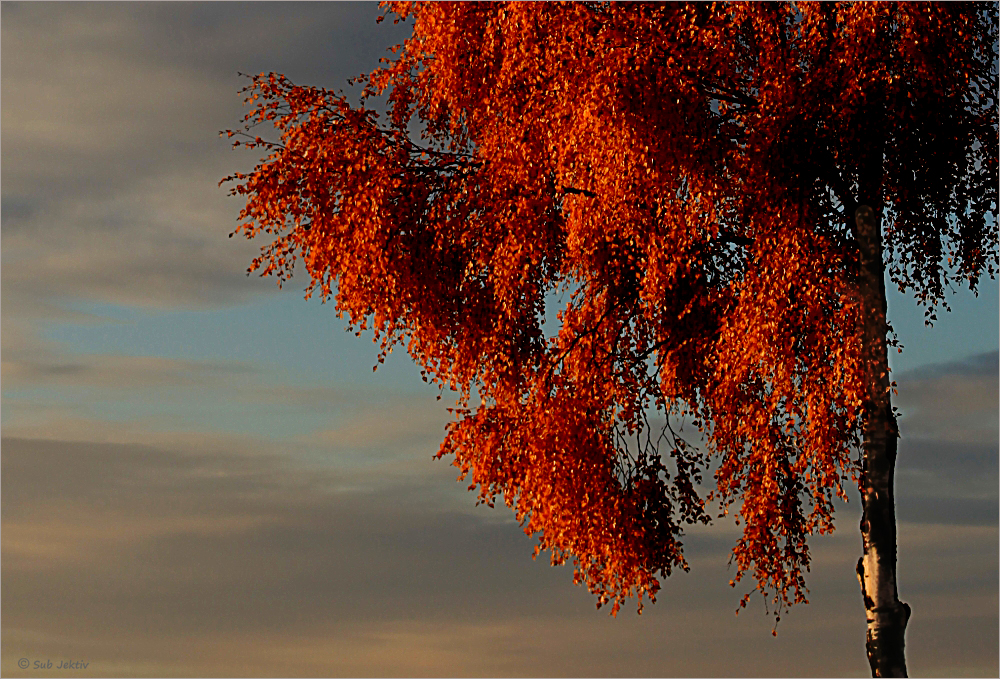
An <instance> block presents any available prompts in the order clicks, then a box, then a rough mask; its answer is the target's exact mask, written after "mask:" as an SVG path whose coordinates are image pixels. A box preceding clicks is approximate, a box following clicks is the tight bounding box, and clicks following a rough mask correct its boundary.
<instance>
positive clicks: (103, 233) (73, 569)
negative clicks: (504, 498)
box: [0, 2, 1000, 677]
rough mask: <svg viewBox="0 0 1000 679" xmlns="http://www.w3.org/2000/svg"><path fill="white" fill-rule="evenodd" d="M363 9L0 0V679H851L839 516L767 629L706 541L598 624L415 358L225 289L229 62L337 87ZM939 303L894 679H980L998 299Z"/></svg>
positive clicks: (914, 427) (923, 398)
mask: <svg viewBox="0 0 1000 679" xmlns="http://www.w3.org/2000/svg"><path fill="white" fill-rule="evenodd" d="M378 14H379V10H378V8H377V7H376V6H375V5H374V4H367V3H357V4H355V3H334V4H322V3H305V4H297V3H282V4H271V3H254V4H242V3H217V4H189V3H163V4H160V3H137V4H132V3H109V4H90V3H66V4H64V3H39V4H34V3H12V2H3V3H2V4H0V15H2V22H0V31H2V33H0V50H2V54H0V67H2V92H0V108H2V112H0V113H2V120H0V149H2V202H0V205H2V225H0V243H2V263H0V313H2V320H0V339H2V375H0V380H2V401H0V405H2V414H0V421H2V450H0V460H2V474H0V478H2V489H0V499H2V531H0V550H2V554H0V557H2V558H0V566H2V578H0V602H2V616H3V626H2V660H0V672H2V674H3V675H5V676H11V677H14V676H25V677H36V676H37V677H41V676H53V675H56V676H58V675H62V676H81V677H82V676H400V675H402V676H786V675H789V676H810V675H815V676H824V675H826V676H865V675H867V674H868V666H867V661H866V659H865V654H864V635H865V626H864V612H863V608H862V603H861V596H860V592H859V589H858V584H857V581H856V578H855V574H854V564H855V562H856V561H857V558H858V556H859V555H860V550H861V545H860V537H859V535H858V531H857V524H858V518H859V512H858V508H857V502H856V500H855V501H853V502H852V503H851V504H849V505H847V506H843V507H841V508H840V510H839V513H838V522H837V525H838V528H839V530H838V531H837V532H836V533H835V534H834V535H833V536H830V537H824V538H821V539H815V540H814V541H813V543H812V545H813V556H814V560H813V568H812V572H811V573H810V574H809V576H808V580H807V583H808V585H809V587H810V601H811V603H810V604H809V605H808V606H800V607H797V608H795V609H793V610H792V611H790V612H789V613H787V614H786V615H784V616H783V618H782V621H781V623H780V625H779V627H778V635H777V637H773V636H772V634H771V629H772V624H773V622H772V618H771V617H770V616H768V615H767V613H766V612H765V610H764V606H763V603H762V601H761V600H760V598H756V599H754V600H752V602H751V604H750V606H749V607H748V609H747V610H745V611H744V612H742V613H741V614H740V615H739V616H736V615H734V611H735V610H736V608H737V606H738V603H739V599H740V596H741V595H742V594H743V591H744V590H742V589H737V590H735V591H734V590H733V589H731V588H730V587H729V586H728V582H729V579H730V578H731V577H732V573H731V572H730V571H729V570H728V568H727V560H728V554H729V551H730V549H731V548H732V546H733V545H734V544H735V542H736V540H737V536H738V533H737V530H738V529H737V528H735V527H734V526H733V525H732V524H726V523H724V522H723V523H719V524H717V525H714V526H711V527H707V528H699V529H695V530H691V531H689V534H688V536H687V538H686V540H685V544H686V548H687V555H688V560H689V562H690V563H691V571H690V572H689V573H679V574H676V575H674V576H671V577H670V578H669V579H668V580H667V581H666V582H665V583H664V586H663V589H662V590H661V593H660V595H659V597H658V601H657V603H656V604H655V605H652V606H649V605H647V606H646V608H645V609H644V612H643V614H642V615H641V616H638V615H636V614H635V607H634V606H627V607H625V608H624V609H623V610H622V612H621V613H619V615H618V617H617V618H612V617H610V616H609V615H608V613H607V611H606V609H603V610H597V609H596V607H595V601H594V598H593V597H592V596H591V595H590V594H589V593H588V592H587V591H586V590H585V589H584V588H581V587H577V586H574V585H573V582H572V572H571V570H570V569H568V568H565V567H562V568H553V567H550V566H549V564H548V561H547V559H545V558H544V557H540V558H539V559H538V560H537V561H533V560H532V559H531V552H532V547H533V542H532V540H531V539H530V538H528V537H527V536H525V535H524V534H523V533H522V532H521V530H520V528H519V527H518V525H517V524H516V522H515V521H514V519H513V515H512V514H511V512H510V511H509V510H507V509H506V508H503V507H500V508H497V509H490V508H488V507H485V506H476V504H475V498H474V496H473V495H472V494H470V493H468V492H467V491H466V490H465V488H466V484H465V483H456V482H455V477H456V470H455V469H454V468H453V467H451V466H449V464H448V461H447V460H434V459H432V458H433V455H434V453H436V451H437V447H438V444H439V443H440V441H441V439H442V438H443V435H444V426H445V423H446V422H447V421H448V413H447V412H446V410H445V408H446V407H447V406H448V405H449V402H448V398H447V396H446V397H445V398H444V399H442V400H441V401H438V400H437V398H436V397H437V395H438V392H437V390H436V389H434V388H432V387H429V386H428V385H425V384H424V383H423V382H422V381H421V380H420V375H419V369H418V368H417V367H415V366H414V364H413V363H412V362H411V361H410V360H409V359H408V358H407V357H406V356H405V355H402V356H400V355H398V354H394V355H392V356H390V358H389V359H388V360H387V362H386V364H385V365H384V366H380V368H379V370H378V371H377V372H373V371H372V365H373V364H374V363H375V358H376V351H375V349H374V347H373V346H372V344H371V343H370V341H366V340H365V339H358V338H356V337H355V336H354V335H353V333H350V332H347V331H346V330H345V327H344V323H343V321H341V320H339V319H337V318H336V316H335V314H334V313H333V311H332V309H331V306H332V305H328V306H323V305H322V304H320V303H319V302H318V301H317V300H312V301H308V302H307V301H305V300H303V295H302V290H303V288H304V285H305V281H304V280H302V279H293V281H292V284H291V285H289V286H286V287H285V289H284V290H283V291H279V290H278V289H277V288H276V286H275V285H274V282H273V281H271V280H267V279H259V278H257V277H256V276H250V277H248V276H247V275H246V268H247V266H248V264H249V262H250V260H251V259H252V257H253V256H254V255H255V254H256V253H257V249H258V247H259V246H260V245H262V244H263V243H253V242H246V241H244V240H242V239H237V238H233V239H230V238H229V237H228V236H229V234H230V232H232V231H233V230H234V228H235V226H236V215H237V213H238V212H239V209H240V204H239V201H238V199H236V198H232V197H229V196H227V190H226V188H224V187H223V188H220V187H219V186H218V182H219V180H220V179H221V178H222V177H224V176H226V175H228V174H231V173H232V172H233V171H236V170H246V169H249V168H250V167H252V166H253V164H254V163H255V161H256V160H257V159H258V158H257V157H256V156H254V155H253V153H254V152H252V151H244V150H240V151H234V150H232V149H231V148H230V146H229V142H228V141H227V140H225V139H222V138H220V137H219V134H218V133H219V131H221V130H224V129H227V128H232V127H236V126H237V124H238V122H239V119H240V117H241V116H242V114H243V112H244V110H243V108H242V98H241V96H239V95H238V90H239V89H240V88H241V87H242V86H243V84H244V83H243V80H242V79H241V78H240V77H239V76H238V75H237V74H238V72H243V73H259V72H263V71H276V72H280V73H284V74H285V75H287V76H288V77H289V78H290V79H291V80H293V81H295V82H299V83H303V84H313V85H321V86H325V87H330V88H341V87H345V86H346V84H345V81H346V79H347V78H349V77H352V76H355V75H358V74H360V73H363V72H367V71H370V70H372V69H373V68H375V67H376V66H377V65H378V59H379V58H380V57H383V56H386V51H385V50H386V48H387V47H390V46H392V45H394V44H396V43H398V42H401V40H402V39H403V38H405V37H406V35H407V33H408V30H409V29H408V27H407V26H406V25H405V24H400V25H393V24H392V23H391V22H385V23H383V24H381V25H376V23H375V18H376V16H378ZM949 300H950V303H951V306H952V312H951V313H950V314H949V313H945V314H940V321H939V322H938V323H937V324H936V325H935V326H934V327H933V328H927V327H925V326H924V325H923V321H922V314H921V312H920V311H919V309H918V308H917V307H916V305H915V304H914V303H913V302H912V300H910V299H908V298H906V297H904V296H902V295H900V294H898V293H896V292H895V291H891V296H890V301H889V315H890V321H891V322H892V323H893V326H894V328H895V329H896V331H897V333H898V335H899V338H900V340H901V341H902V343H903V345H904V346H905V350H904V352H903V353H902V354H900V355H894V356H893V357H892V366H893V371H894V372H893V376H894V379H896V381H897V383H898V397H897V399H896V403H897V404H898V407H899V408H900V410H901V411H902V413H903V416H902V418H901V420H900V428H901V432H902V436H903V438H902V440H901V442H900V454H899V461H898V464H897V474H896V479H897V481H896V487H897V515H898V518H899V590H900V598H901V599H902V600H904V601H906V602H907V603H909V604H910V605H911V607H912V608H913V617H912V619H911V621H910V625H909V628H908V632H907V654H908V662H909V669H910V673H911V675H913V676H935V675H936V676H942V675H945V676H947V675H950V676H996V675H997V673H998V671H1000V665H998V649H997V637H998V633H1000V620H998V577H1000V566H998V484H1000V476H998V449H997V448H998V446H997V442H998V416H997V413H998V397H997V394H998V382H997V375H998V351H997V349H998V291H997V283H996V281H986V282H985V284H984V285H983V287H982V289H981V291H980V295H979V296H978V298H976V297H973V296H972V295H971V294H970V293H968V291H958V292H956V293H955V294H953V295H951V296H950V298H949ZM854 497H855V498H856V493H855V494H854ZM22 659H23V660H26V661H27V662H28V669H27V670H24V669H21V668H19V667H18V664H17V663H18V662H19V661H21V660H22ZM67 661H68V662H72V663H77V662H78V663H81V664H82V663H86V667H82V665H81V666H75V665H74V666H71V669H68V670H67V669H62V670H59V669H58V667H59V664H60V663H62V662H67ZM48 662H50V663H51V667H50V668H46V666H45V664H46V663H48Z"/></svg>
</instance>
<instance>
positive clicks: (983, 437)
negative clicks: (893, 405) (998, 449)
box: [895, 351, 1000, 446]
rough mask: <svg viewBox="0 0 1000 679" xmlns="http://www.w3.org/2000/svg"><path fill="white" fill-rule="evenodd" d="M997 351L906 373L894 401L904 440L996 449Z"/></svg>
mask: <svg viewBox="0 0 1000 679" xmlns="http://www.w3.org/2000/svg"><path fill="white" fill-rule="evenodd" d="M997 361H998V353H997V352H995V351H994V352H990V353H987V354H980V355H977V356H972V357H969V358H968V359H966V360H964V361H957V362H951V363H942V364H934V365H931V366H926V367H924V368H922V369H920V370H917V371H911V372H908V373H904V374H903V375H901V376H900V377H899V379H898V380H897V381H898V383H899V387H898V388H899V395H898V398H896V399H895V401H896V402H897V404H898V406H899V409H900V410H901V412H902V417H901V419H900V423H899V426H900V432H901V434H902V435H903V437H904V439H933V440H935V441H947V442H954V443H970V444H973V443H975V444H985V445H994V446H995V445H996V442H997V432H998V429H1000V419H998V410H1000V402H998V377H997V376H998V373H1000V370H998V362H997Z"/></svg>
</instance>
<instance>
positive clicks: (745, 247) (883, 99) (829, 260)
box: [229, 3, 997, 611]
mask: <svg viewBox="0 0 1000 679" xmlns="http://www.w3.org/2000/svg"><path fill="white" fill-rule="evenodd" d="M390 9H391V11H392V12H394V13H395V14H396V15H398V16H399V17H402V18H405V19H407V20H410V21H412V22H413V34H412V37H411V38H410V39H408V40H407V41H406V42H405V44H403V45H401V46H399V47H398V48H396V50H395V51H394V53H393V56H392V58H390V59H387V60H385V62H386V63H385V66H384V68H380V69H378V70H376V71H374V72H373V73H371V74H369V75H367V76H362V77H361V78H360V79H359V80H358V82H359V83H360V84H361V85H363V87H364V96H363V97H362V99H361V100H360V103H356V104H352V103H350V102H349V101H348V99H347V97H346V96H345V95H342V94H340V93H337V92H334V91H330V90H326V89H321V88H316V87H303V86H298V85H295V84H293V83H291V82H290V81H289V80H287V79H286V78H284V77H283V76H280V75H275V74H270V75H267V74H262V75H260V76H256V77H254V78H253V81H252V84H250V85H249V86H248V87H247V89H246V92H247V93H248V101H249V102H250V103H251V105H252V107H253V108H252V111H251V112H250V113H249V114H248V115H247V118H246V120H245V122H246V123H247V126H246V127H245V128H243V130H242V131H237V132H230V133H229V135H230V136H236V138H237V140H238V141H237V143H240V144H243V145H245V146H248V147H251V148H254V147H263V148H264V149H266V152H267V155H266V157H265V158H264V159H263V160H262V161H261V163H260V164H259V165H258V166H257V167H256V168H255V169H254V170H253V171H252V172H250V173H248V174H236V175H234V176H233V177H230V178H229V179H230V180H233V181H234V182H235V184H236V185H235V188H234V189H233V191H234V193H235V194H238V195H240V196H244V197H245V199H246V207H245V209H244V210H243V211H242V213H241V224H240V227H239V229H238V231H240V232H242V233H243V234H245V235H246V236H247V237H255V236H258V235H259V234H262V233H264V234H268V237H269V239H270V241H271V242H270V245H268V246H267V247H266V248H265V249H264V251H263V253H262V255H261V257H260V258H258V259H256V260H255V261H254V263H253V267H252V268H253V269H257V270H260V271H261V273H262V274H273V275H276V276H278V277H279V279H280V280H284V279H285V278H286V277H287V276H288V275H289V274H290V272H291V269H292V267H293V265H294V264H295V263H296V261H297V260H299V259H301V261H302V263H304V265H305V267H306V270H307V271H308V273H309V275H310V277H311V283H310V286H309V294H312V293H313V292H316V293H318V294H319V295H321V296H322V297H323V298H324V299H326V298H331V299H333V300H334V301H335V304H336V309H337V311H338V312H340V313H341V314H343V315H344V316H345V317H346V318H347V319H348V321H349V322H350V324H351V327H352V328H354V329H355V330H357V331H358V332H361V331H363V330H366V329H367V330H371V331H373V332H374V334H375V337H376V340H377V342H378V343H379V346H380V348H381V352H382V355H381V356H380V357H379V360H381V359H382V358H383V357H384V354H385V353H386V352H388V351H390V350H391V349H392V347H393V346H394V345H397V344H402V345H405V347H406V349H407V350H408V351H409V353H410V355H411V356H412V357H413V359H414V360H415V361H416V362H417V363H418V364H419V365H420V366H422V368H423V369H424V371H425V374H426V375H427V378H428V379H429V380H431V381H433V382H435V383H437V384H439V385H440V386H441V387H442V388H443V389H444V388H448V389H453V390H456V391H457V393H458V403H457V407H456V408H455V409H454V414H455V419H454V422H453V423H451V424H450V425H449V427H448V430H447V435H446V437H445V439H444V442H443V443H442V445H441V449H440V455H443V456H444V455H447V456H452V457H453V460H454V464H455V465H456V466H457V467H459V468H460V469H461V473H462V474H463V476H464V477H465V478H467V479H468V480H470V481H471V483H472V487H473V488H478V492H479V496H480V497H481V499H483V500H485V501H487V502H492V501H493V500H495V499H496V498H501V499H502V500H503V502H505V503H506V504H507V505H508V506H510V507H511V508H512V509H513V510H514V511H515V513H516V515H517V518H518V519H519V520H520V521H521V522H522V524H523V527H524V530H525V531H526V532H528V533H530V534H534V535H537V538H538V541H539V544H538V548H539V549H542V550H549V551H550V552H551V555H552V560H553V561H554V562H556V563H561V562H564V561H567V560H571V561H572V562H573V563H574V565H575V567H576V577H577V580H578V581H582V582H585V583H586V584H587V586H588V587H589V588H590V589H591V591H593V592H594V593H595V594H596V595H597V597H598V600H599V604H601V603H606V602H611V603H612V605H613V610H615V611H617V610H618V607H619V606H620V604H621V603H622V602H623V601H624V600H625V598H626V597H629V596H635V597H637V598H639V601H640V606H641V601H642V597H643V596H648V597H650V598H653V597H654V595H655V593H656V591H657V589H658V587H659V583H658V578H660V577H663V576H666V575H668V574H669V573H670V572H671V571H672V570H673V569H675V568H684V569H686V568H687V565H686V563H685V559H684V556H683V553H682V544H681V539H682V537H683V530H682V529H683V527H684V526H685V524H690V523H695V522H708V521H709V520H710V519H711V518H712V516H714V515H716V514H718V513H719V512H728V511H729V510H730V509H732V510H734V511H736V512H738V516H737V521H738V523H739V525H740V526H741V528H742V530H743V534H742V537H741V538H740V539H739V541H738V544H736V545H735V547H734V550H733V553H734V560H733V563H734V564H735V569H736V573H735V580H736V581H738V580H740V579H741V578H743V577H745V576H751V577H752V578H753V582H754V584H755V586H756V587H757V588H758V589H760V590H761V591H763V592H765V594H767V595H768V596H770V597H773V598H774V601H775V602H776V603H777V604H778V605H779V607H780V606H783V605H788V604H791V603H795V602H798V601H803V600H804V598H805V593H806V590H805V582H804V579H803V574H804V572H805V571H806V570H807V569H808V566H809V558H810V555H809V550H808V546H807V538H808V537H809V536H810V535H811V534H814V533H826V532H829V531H831V530H833V527H834V525H833V516H832V511H833V507H832V502H833V498H834V497H835V496H842V497H845V496H846V495H845V482H846V481H848V480H849V479H853V480H854V481H856V480H857V477H856V474H857V470H858V466H857V445H858V442H859V437H860V436H861V432H862V424H861V423H862V419H863V416H864V412H863V404H864V402H865V399H866V394H867V391H866V390H868V389H869V386H868V384H867V382H866V380H865V371H864V366H863V358H862V356H861V348H860V340H859V337H860V333H861V328H860V323H861V321H860V316H859V314H860V312H859V308H860V306H859V305H860V301H859V296H858V286H857V283H856V276H857V266H858V264H857V262H858V254H857V247H856V244H855V242H854V240H853V239H852V236H851V230H850V227H851V223H852V221H851V220H852V215H853V213H854V209H855V207H857V205H858V204H859V203H862V202H866V203H867V204H869V205H873V206H877V207H876V210H877V211H878V212H879V215H880V217H881V220H882V223H883V224H884V225H885V230H884V236H883V238H884V248H885V253H886V254H885V262H886V267H887V273H888V275H889V277H890V278H891V280H892V282H893V283H895V284H896V285H898V286H899V287H900V288H901V289H903V290H906V291H909V292H911V293H913V294H914V295H915V296H916V297H917V298H918V300H919V301H921V302H923V303H924V304H925V305H927V307H928V309H929V310H931V309H933V305H934V304H935V303H937V302H939V301H940V300H941V299H942V296H943V293H944V291H945V289H946V287H947V286H948V285H949V284H951V283H954V282H957V283H962V284H967V285H969V286H970V287H971V288H972V289H973V290H975V288H976V285H977V283H978V281H979V277H980V276H981V275H982V274H984V273H985V274H987V275H990V276H992V275H993V274H994V272H995V267H996V260H997V249H996V243H997V227H996V221H995V219H994V218H993V217H991V216H990V214H991V213H992V214H993V215H995V214H996V188H997V187H996V179H995V178H996V174H997V130H996V117H995V112H994V109H995V107H996V99H995V92H994V88H995V83H994V82H993V76H992V75H991V74H990V67H991V65H992V63H993V60H994V59H995V53H994V51H993V50H994V47H993V45H994V41H995V39H996V37H995V28H994V27H993V25H992V19H990V17H989V16H987V14H988V12H986V11H984V8H983V6H982V5H979V6H978V7H977V6H974V5H972V6H970V5H964V4H961V3H907V4H896V3H860V4H842V3H829V4H826V3H824V4H813V3H749V4H709V3H695V4H683V3H680V4H675V3H668V4H625V5H618V4H603V3H602V4H599V5H595V4H590V3H569V4H561V3H558V4H556V3H553V4H549V3H540V4H534V3H523V4H521V3H512V4H505V3H498V4H494V3H483V4H480V3H470V4H464V3H441V4H427V5H422V4H418V5H410V4H407V3H393V4H391V6H390ZM379 96H384V97H387V101H388V106H387V107H386V106H384V105H381V108H382V110H383V111H384V112H383V113H378V112H377V109H378V108H379V107H380V105H379V104H378V97H379ZM258 124H265V126H267V125H273V126H274V127H276V128H277V130H278V131H279V132H280V140H276V141H273V142H272V141H267V140H266V139H264V138H262V137H257V136H255V135H256V134H258V132H255V131H252V128H253V127H254V126H256V125H258ZM261 134H262V133H261ZM873 167H876V168H877V172H876V173H875V174H874V175H873V174H872V172H873V171H872V168H873ZM866 173H868V174H867V175H866ZM872 176H875V177H876V179H877V181H875V183H874V184H873V183H872V179H871V177H872ZM872 187H874V188H872ZM866 192H867V194H868V195H865V194H866ZM557 299H558V300H561V301H560V302H559V304H558V305H556V303H555V300H557ZM556 306H558V308H554V307H556ZM553 322H555V324H556V326H557V327H558V332H557V333H551V336H549V335H547V334H546V332H545V329H546V327H556V326H552V325H551V324H553ZM664 419H666V421H667V423H668V424H667V426H666V427H664V426H663V421H664ZM681 423H686V426H687V429H686V430H685V431H688V432H691V431H694V432H697V431H698V429H699V428H700V430H701V431H700V433H696V434H695V436H697V437H699V438H698V439H697V440H695V436H692V437H691V441H685V439H684V438H683V435H684V432H682V431H681V430H680V425H681ZM693 443H698V445H697V446H695V445H693ZM703 473H704V474H705V475H710V474H714V481H715V488H714V489H713V490H712V491H711V492H710V493H708V494H706V493H705V492H704V491H703V490H702V485H701V484H702V482H703V478H702V474H703Z"/></svg>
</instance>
